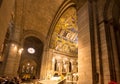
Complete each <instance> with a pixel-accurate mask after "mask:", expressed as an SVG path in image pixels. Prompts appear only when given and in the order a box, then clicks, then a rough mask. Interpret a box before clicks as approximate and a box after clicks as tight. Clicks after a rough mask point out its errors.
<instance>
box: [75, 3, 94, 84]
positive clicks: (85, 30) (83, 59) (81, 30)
mask: <svg viewBox="0 0 120 84" xmlns="http://www.w3.org/2000/svg"><path fill="white" fill-rule="evenodd" d="M88 8H89V7H88V2H86V3H85V4H84V5H83V6H82V7H81V8H80V9H78V11H77V15H78V75H79V80H78V84H93V78H92V58H91V57H92V56H91V40H90V27H89V26H90V24H89V23H90V21H89V9H88Z"/></svg>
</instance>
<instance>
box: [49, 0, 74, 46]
mask: <svg viewBox="0 0 120 84" xmlns="http://www.w3.org/2000/svg"><path fill="white" fill-rule="evenodd" d="M71 6H72V7H76V3H75V1H74V0H66V1H64V2H63V4H62V5H61V6H60V8H59V9H58V11H57V13H56V15H55V17H54V19H53V21H52V23H51V25H50V28H49V32H48V34H47V39H48V43H47V46H48V47H49V46H50V40H51V37H52V34H53V32H54V29H55V25H56V24H57V22H58V20H59V19H60V17H61V16H62V14H63V13H64V12H65V11H66V10H67V9H68V8H69V7H71Z"/></svg>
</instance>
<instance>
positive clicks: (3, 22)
mask: <svg viewBox="0 0 120 84" xmlns="http://www.w3.org/2000/svg"><path fill="white" fill-rule="evenodd" d="M14 2H15V0H9V1H8V0H3V2H2V5H1V7H0V29H1V30H2V31H0V47H1V45H2V44H3V42H4V38H5V34H6V31H7V28H8V27H9V22H10V19H11V14H12V12H13V10H14Z"/></svg>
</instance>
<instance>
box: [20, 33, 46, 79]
mask: <svg viewBox="0 0 120 84" xmlns="http://www.w3.org/2000/svg"><path fill="white" fill-rule="evenodd" d="M29 48H31V49H33V50H34V53H30V52H29V51H28V49H29ZM43 48H44V45H43V42H42V41H41V40H40V39H39V38H38V37H36V36H35V35H34V34H33V35H32V34H31V33H30V34H29V35H26V36H25V37H24V39H23V49H24V50H23V52H22V54H21V60H20V65H19V75H20V77H21V78H23V79H24V76H25V75H26V74H29V76H30V79H32V78H33V77H37V78H39V77H40V71H41V66H42V57H43ZM27 63H29V65H27ZM23 64H24V65H25V67H28V68H29V69H30V68H31V69H32V68H34V69H33V71H32V72H31V71H30V70H31V69H30V70H29V71H26V70H28V69H25V70H24V71H25V73H24V72H22V68H23Z"/></svg>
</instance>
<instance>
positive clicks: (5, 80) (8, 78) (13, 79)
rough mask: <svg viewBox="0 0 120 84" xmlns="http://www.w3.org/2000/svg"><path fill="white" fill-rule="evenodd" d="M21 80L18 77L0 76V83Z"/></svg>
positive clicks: (15, 82)
mask: <svg viewBox="0 0 120 84" xmlns="http://www.w3.org/2000/svg"><path fill="white" fill-rule="evenodd" d="M20 83H21V80H20V78H19V77H13V78H10V77H0V84H20Z"/></svg>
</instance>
